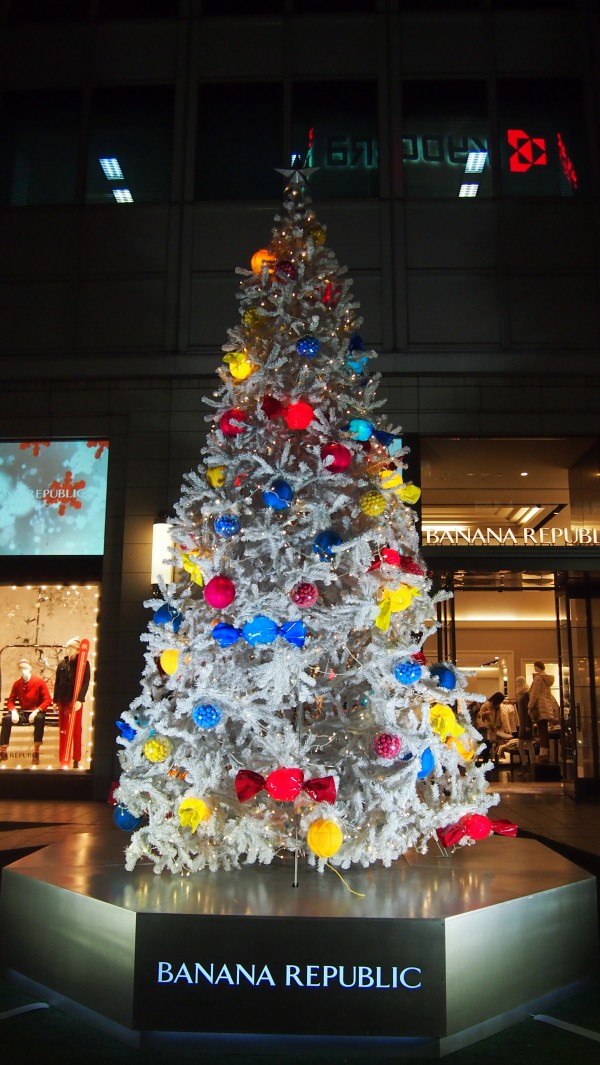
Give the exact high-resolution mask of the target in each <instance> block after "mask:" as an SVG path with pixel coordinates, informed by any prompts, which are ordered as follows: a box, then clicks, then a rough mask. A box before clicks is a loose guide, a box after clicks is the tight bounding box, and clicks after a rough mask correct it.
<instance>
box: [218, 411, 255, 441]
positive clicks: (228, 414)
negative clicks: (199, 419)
mask: <svg viewBox="0 0 600 1065" xmlns="http://www.w3.org/2000/svg"><path fill="white" fill-rule="evenodd" d="M247 421H248V415H247V414H246V412H245V411H243V410H238V408H237V407H233V409H232V410H226V411H225V412H224V413H223V414H222V415H221V417H220V419H219V427H220V429H221V432H222V433H223V434H224V435H225V436H239V435H240V433H243V432H244V426H243V425H236V424H235V423H236V422H247Z"/></svg>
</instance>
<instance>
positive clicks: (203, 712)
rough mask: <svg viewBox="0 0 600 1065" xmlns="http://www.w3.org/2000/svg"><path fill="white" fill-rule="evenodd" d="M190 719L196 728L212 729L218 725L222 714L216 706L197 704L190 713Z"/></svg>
mask: <svg viewBox="0 0 600 1065" xmlns="http://www.w3.org/2000/svg"><path fill="white" fill-rule="evenodd" d="M192 717H193V719H194V721H195V722H196V724H197V725H198V728H214V727H215V725H218V724H219V721H220V720H221V717H222V714H221V711H220V710H219V707H218V706H212V705H211V704H210V703H198V705H197V706H195V707H194V709H193V711H192Z"/></svg>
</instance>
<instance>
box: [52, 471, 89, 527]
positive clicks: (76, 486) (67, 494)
mask: <svg viewBox="0 0 600 1065" xmlns="http://www.w3.org/2000/svg"><path fill="white" fill-rule="evenodd" d="M82 488H85V481H83V480H81V481H74V480H73V474H72V472H71V470H67V472H66V474H65V479H64V481H62V483H61V481H57V480H54V481H52V484H51V485H50V488H49V490H48V495H47V496H46V497H45V500H46V506H47V507H51V506H53V505H57V506H58V514H59V517H62V516H63V514H66V513H67V507H73V509H74V510H81V500H80V499H78V498H77V492H79V491H81V489H82Z"/></svg>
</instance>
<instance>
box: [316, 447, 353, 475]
mask: <svg viewBox="0 0 600 1065" xmlns="http://www.w3.org/2000/svg"><path fill="white" fill-rule="evenodd" d="M330 456H331V457H332V458H333V462H329V463H328V464H327V466H326V467H325V469H326V470H328V471H329V473H341V472H342V470H345V469H347V468H348V466H349V465H350V463H351V462H352V452H351V451H350V450H349V448H347V447H345V446H344V444H326V445H325V447H322V448H321V458H322V459H323V461H325V459H327V458H329V457H330Z"/></svg>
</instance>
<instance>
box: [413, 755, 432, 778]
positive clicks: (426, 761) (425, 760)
mask: <svg viewBox="0 0 600 1065" xmlns="http://www.w3.org/2000/svg"><path fill="white" fill-rule="evenodd" d="M434 765H435V759H434V757H433V753H432V751H431V748H430V747H426V748H425V750H424V751H423V754H422V755H421V768H420V769H419V772H418V773H417V780H423V779H424V778H425V777H428V776H429V774H430V773H431V771H432V769H433V767H434Z"/></svg>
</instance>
